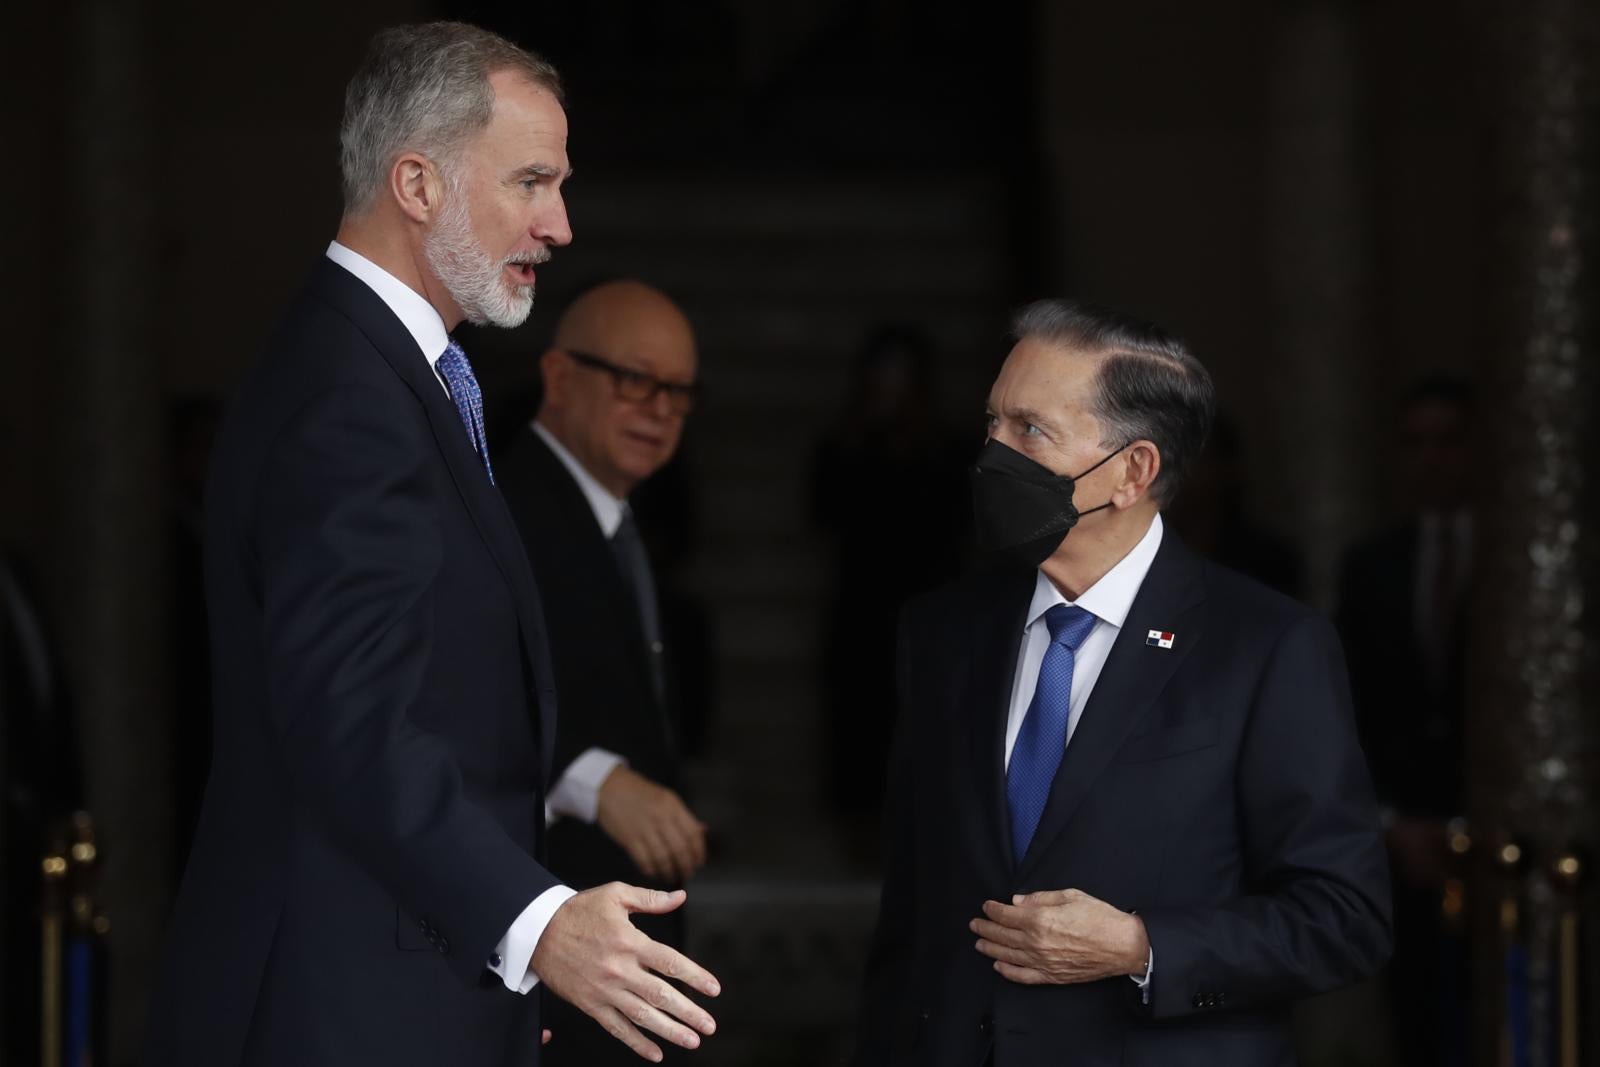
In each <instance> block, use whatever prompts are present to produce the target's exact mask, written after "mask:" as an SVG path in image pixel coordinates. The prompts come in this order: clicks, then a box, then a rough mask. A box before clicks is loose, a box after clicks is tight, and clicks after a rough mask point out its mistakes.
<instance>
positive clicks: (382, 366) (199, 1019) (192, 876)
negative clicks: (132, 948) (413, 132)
mask: <svg viewBox="0 0 1600 1067" xmlns="http://www.w3.org/2000/svg"><path fill="white" fill-rule="evenodd" d="M206 591H207V601H208V607H209V612H210V625H211V643H212V656H213V666H214V675H215V678H216V691H215V698H216V699H215V704H216V719H215V726H216V746H215V754H214V762H213V768H212V774H211V779H210V782H209V784H208V786H207V791H206V798H205V803H204V806H203V809H202V812H201V817H200V825H199V828H198V832H197V835H196V839H195V843H194V848H193V852H192V853H191V857H190V861H189V866H188V870H187V872H186V874H185V876H184V881H183V887H182V890H181V894H180V898H179V902H178V906H177V911H176V915H175V917H174V921H173V928H172V931H171V934H170V939H169V942H168V949H167V958H166V961H165V964H164V967H163V969H162V972H161V976H160V980H159V985H158V988H157V990H156V994H155V1005H154V1009H153V1014H152V1020H151V1026H150V1033H149V1040H148V1048H147V1062H149V1063H151V1064H153V1065H154V1064H163V1065H165V1064H182V1065H187V1064H195V1065H201V1064H204V1065H208V1067H215V1065H231V1064H291V1063H292V1064H299V1065H320V1064H328V1065H333V1064H339V1065H343V1064H351V1063H382V1064H387V1065H394V1064H417V1065H419V1067H421V1065H423V1064H428V1065H433V1064H440V1063H451V1064H497V1065H498V1064H519V1065H530V1064H536V1063H537V1062H538V1059H539V1051H538V1048H539V1041H538V1035H539V1005H538V1001H537V998H535V997H521V996H517V995H516V994H514V993H511V992H509V991H508V990H507V989H506V988H505V987H504V985H503V984H502V982H501V980H500V979H499V978H498V977H497V976H495V975H493V974H492V973H490V972H489V971H488V970H487V969H486V960H487V958H488V956H489V954H490V952H491V951H492V950H493V948H494V947H495V945H496V943H497V942H498V941H499V940H500V939H501V937H502V936H504V934H505V933H506V930H507V928H508V927H509V926H510V924H511V923H512V921H513V920H514V919H515V918H516V917H517V916H518V914H519V913H521V911H522V910H523V909H524V908H525V907H526V906H527V905H528V903H529V902H530V901H532V900H533V899H534V898H535V897H537V896H538V895H539V894H540V893H541V892H543V891H544V890H545V889H547V888H549V887H551V886H553V885H555V884H556V879H555V878H554V877H553V876H552V875H551V874H550V873H549V872H548V871H547V870H546V869H545V868H544V867H543V866H541V865H540V863H539V862H538V861H537V859H536V858H535V857H536V856H537V855H538V854H539V852H540V850H541V848H542V844H543V842H542V836H543V821H542V811H543V787H542V783H543V782H544V780H545V776H546V774H547V773H548V766H547V763H548V761H547V760H546V759H544V758H542V757H541V753H549V752H550V751H551V743H552V737H553V734H554V729H555V703H554V689H553V687H552V675H551V670H550V664H549V655H548V651H547V649H546V645H545V636H544V626H543V622H542V618H541V608H540V605H539V600H538V596H537V594H536V592H535V588H534V584H533V579H532V575H531V573H530V572H529V569H528V565H527V560H526V558H525V556H524V554H523V551H522V546H521V543H520V540H519V539H518V537H517V532H516V529H515V527H514V526H513V524H512V520H511V517H510V515H509V513H508V512H507V511H506V509H505V506H504V504H503V502H502V501H501V498H500V495H499V493H498V492H497V491H496V490H495V489H494V488H493V487H492V486H491V485H490V484H489V481H488V479H487V477H486V475H485V472H484V469H483V466H482V464H481V462H480V460H479V458H478V456H477V454H476V453H475V452H474V451H473V448H472V446H471V444H470V443H469V439H468V436H467V433H466V430H465V428H464V426H463V424H462V421H461V418H460V416H459V415H458V414H457V412H456V408H455V406H454V405H453V404H452V403H451V401H450V400H449V398H448V397H447V395H446V394H445V392H444V390H443V388H442V387H441V386H440V384H439V381H438V380H437V378H435V376H434V374H433V372H432V371H431V370H430V369H429V366H428V363H427V361H426V359H425V357H424V355H423V353H422V352H421V351H420V350H419V349H418V348H417V345H416V342H415V341H414V340H413V339H412V337H411V335H410V334H409V333H408V332H407V331H406V329H405V327H404V326H403V325H402V324H401V322H400V320H399V319H398V318H396V317H395V316H394V314H393V313H392V312H390V310H389V309H388V307H387V306H386V305H385V304H384V303H383V302H382V301H381V300H380V299H379V298H378V297H377V296H376V295H375V294H374V293H373V292H372V291H371V290H370V289H369V288H367V286H366V285H365V284H363V283H362V282H361V281H359V280H357V279H356V278H355V277H354V276H353V275H351V274H349V273H347V272H346V271H345V270H343V269H342V268H340V267H338V266H336V265H335V264H333V263H331V262H328V261H321V262H319V263H318V264H317V265H316V267H315V269H314V270H313V271H312V274H311V277H310V279H309V281H308V283H307V285H306V287H305V289H304V290H303V291H302V292H301V293H300V294H299V296H298V297H297V298H296V299H295V301H294V302H293V304H292V305H291V307H290V309H289V311H288V313H287V314H286V315H285V317H284V319H283V321H282V322H281V324H280V325H279V327H278V329H277V330H276V332H275V333H274V335H273V336H272V338H271V339H270V341H269V342H268V345H267V350H266V354H265V358H264V359H263V360H262V361H261V363H260V364H259V366H257V367H256V368H255V370H254V371H253V372H252V373H251V375H250V376H249V377H248V378H247V379H246V381H245V383H244V386H243V388H242V390H241V392H240V395H239V398H238V400H237V401H236V402H235V404H234V406H233V408H232V410H231V411H230V413H229V414H228V416H227V418H226V420H225V422H224V424H223V426H222V429H221V431H220V434H219V437H218V440H217V445H216V452H215V458H214V462H213V466H212V471H211V477H210V481H209V484H208V486H207V506H206Z"/></svg>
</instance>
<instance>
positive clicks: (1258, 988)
mask: <svg viewBox="0 0 1600 1067" xmlns="http://www.w3.org/2000/svg"><path fill="white" fill-rule="evenodd" d="M1237 775H1238V781H1237V791H1238V797H1239V815H1240V830H1241V834H1242V837H1243V852H1244V855H1243V861H1244V865H1245V885H1246V887H1247V895H1244V896H1240V897H1237V898H1234V899H1231V900H1225V901H1222V902H1221V903H1219V904H1216V905H1214V906H1208V907H1197V908H1182V909H1171V910H1152V911H1143V912H1140V916H1141V917H1142V918H1143V919H1144V923H1145V928H1146V930H1147V931H1148V932H1149V936H1150V944H1151V945H1152V946H1153V948H1154V950H1155V961H1156V966H1155V975H1154V977H1153V978H1152V981H1151V985H1152V990H1151V998H1150V1000H1151V1003H1150V1006H1149V1007H1148V1009H1145V1010H1147V1011H1148V1012H1150V1013H1151V1014H1152V1015H1154V1016H1155V1017H1157V1018H1170V1017H1174V1016H1181V1015H1185V1014H1190V1013H1194V1012H1202V1011H1208V1010H1214V1009H1217V1008H1233V1007H1246V1006H1250V1005H1253V1004H1265V1003H1273V1002H1284V1001H1288V1000H1291V999H1296V998H1300V997H1306V996H1310V995H1313V994H1316V993H1322V992H1326V991H1328V990H1331V989H1335V988H1337V987H1339V986H1342V985H1346V984H1349V983H1351V982H1354V981H1358V980H1360V979H1362V978H1365V977H1368V976H1370V975H1372V974H1373V973H1375V972H1376V971H1377V970H1378V968H1379V967H1381V966H1382V965H1383V963H1384V961H1385V960H1387V959H1388V957H1389V952H1390V949H1391V947H1392V941H1393V930H1392V924H1391V905H1390V899H1389V896H1390V894H1389V873H1388V866H1387V862H1386V860H1385V857H1384V851H1383V842H1382V838H1381V835H1380V833H1379V829H1378V818H1377V812H1376V808H1375V805H1374V802H1373V797H1372V784H1371V781H1370V779H1369V777H1368V773H1367V768H1366V764H1365V761H1364V760H1363V758H1362V754H1361V747H1360V745H1359V744H1358V743H1357V740H1356V735H1355V729H1354V726H1353V723H1352V717H1351V713H1350V693H1349V687H1348V683H1347V681H1346V678H1345V670H1344V662H1343V657H1342V655H1341V653H1340V651H1339V643H1338V639H1337V638H1336V637H1335V636H1334V633H1333V630H1332V627H1331V626H1329V625H1328V623H1326V622H1324V621H1323V620H1321V619H1318V618H1314V617H1307V618H1305V619H1302V620H1300V621H1299V622H1297V623H1295V624H1294V625H1292V626H1290V627H1289V629H1288V630H1287V631H1285V633H1284V634H1283V635H1282V636H1281V637H1280V639H1279V640H1278V642H1277V645H1276V647H1275V648H1274V649H1273V651H1272V653H1271V655H1270V657H1269V659H1268V662H1267V664H1266V667H1265V670H1264V672H1263V675H1262V677H1261V679H1260V682H1259V684H1258V687H1257V690H1256V696H1255V700H1254V703H1253V706H1252V708H1251V713H1250V718H1249V720H1248V722H1247V724H1246V727H1245V734H1244V737H1243V740H1242V746H1241V751H1240V757H1239V766H1238V772H1237Z"/></svg>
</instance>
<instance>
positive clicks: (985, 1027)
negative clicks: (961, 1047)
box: [978, 1015, 994, 1037]
mask: <svg viewBox="0 0 1600 1067" xmlns="http://www.w3.org/2000/svg"><path fill="white" fill-rule="evenodd" d="M978 1033H980V1034H982V1035H983V1036H984V1037H988V1036H989V1035H990V1034H992V1033H994V1020H993V1019H991V1018H989V1017H988V1016H987V1015H985V1016H984V1017H983V1018H981V1019H979V1020H978Z"/></svg>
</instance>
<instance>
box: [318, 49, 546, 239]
mask: <svg viewBox="0 0 1600 1067" xmlns="http://www.w3.org/2000/svg"><path fill="white" fill-rule="evenodd" d="M502 70H512V71H516V72H517V73H519V74H521V75H522V76H523V77H525V78H527V79H528V81H530V82H532V83H533V84H534V85H537V86H539V87H540V88H542V89H545V90H547V91H548V92H550V94H551V95H553V96H554V97H555V98H556V100H557V101H558V102H559V101H560V100H561V99H562V94H561V77H560V75H558V74H557V73H556V69H555V68H554V67H552V66H551V65H550V64H549V63H547V62H545V61H544V60H543V59H541V58H540V57H538V56H536V55H534V54H533V53H532V52H529V51H526V50H525V49H522V48H518V47H517V46H516V45H514V44H512V43H511V42H510V41H508V40H506V39H505V38H503V37H500V36H498V35H496V34H493V33H490V32H489V31H488V30H480V29H478V28H477V27H476V26H468V25H467V24H465V23H462V22H428V23H423V24H421V25H416V26H395V27H391V28H389V29H386V30H379V31H378V33H377V34H376V35H375V36H374V37H373V38H372V43H371V44H370V45H369V46H368V48H367V54H366V57H365V58H364V59H363V60H362V62H361V66H360V67H359V68H358V69H357V70H356V73H355V75H354V76H353V77H352V78H351V79H350V84H349V85H347V86H346V87H345V91H344V121H343V122H342V123H340V126H339V169H340V173H341V177H342V179H343V186H344V210H345V213H346V214H347V215H354V214H359V213H360V212H362V211H364V210H366V209H367V208H368V207H370V206H371V205H372V201H373V199H374V198H375V197H376V196H377V195H378V192H379V190H381V189H382V188H383V187H384V185H385V183H387V181H388V180H389V168H390V167H391V166H393V165H394V160H395V157H396V156H398V155H399V154H400V153H401V152H405V151H408V150H409V151H416V152H421V153H422V154H424V155H426V156H427V157H428V158H429V159H431V160H433V161H434V163H435V164H437V165H438V166H439V167H440V168H441V170H444V169H448V166H449V164H450V163H451V162H452V161H453V160H454V158H455V155H456V153H457V152H458V151H459V150H460V148H461V146H462V145H463V144H464V143H465V142H466V140H467V139H468V138H469V137H471V136H472V135H473V134H474V133H477V132H478V131H479V130H482V129H483V128H484V127H485V126H487V125H489V119H490V116H491V115H492V114H493V111H494V90H493V88H491V87H490V85H489V76H490V75H492V74H495V73H496V72H498V71H502Z"/></svg>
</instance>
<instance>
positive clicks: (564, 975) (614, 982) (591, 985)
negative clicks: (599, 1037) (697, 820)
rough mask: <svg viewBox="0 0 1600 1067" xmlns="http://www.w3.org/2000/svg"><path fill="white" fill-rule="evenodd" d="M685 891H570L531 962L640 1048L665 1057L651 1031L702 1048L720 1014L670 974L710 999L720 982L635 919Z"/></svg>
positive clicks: (671, 906)
mask: <svg viewBox="0 0 1600 1067" xmlns="http://www.w3.org/2000/svg"><path fill="white" fill-rule="evenodd" d="M685 899H686V894H685V893H684V892H683V890H681V889H680V890H677V891H675V892H672V893H665V892H662V891H660V890H657V889H641V888H639V887H638V886H631V885H625V884H623V883H621V882H611V883H610V884H608V885H603V886H598V887H596V888H594V889H589V890H585V891H584V892H582V893H579V894H577V895H576V896H574V897H572V898H571V899H570V900H568V901H567V902H566V903H564V904H562V905H561V907H560V908H558V909H556V913H555V915H554V916H553V917H552V918H551V919H550V924H549V925H548V926H546V927H545V930H544V934H543V935H542V936H541V937H540V938H539V945H538V947H537V948H536V949H535V950H534V953H533V960H532V961H531V963H530V964H529V966H530V968H531V969H532V970H533V973H534V974H536V975H538V976H539V980H540V981H541V982H543V983H544V984H545V985H546V986H547V987H549V989H550V991H551V992H552V993H554V994H555V995H556V996H558V997H560V998H561V999H562V1000H565V1001H568V1002H570V1003H571V1004H573V1005H575V1006H577V1007H578V1008H579V1009H581V1010H582V1011H583V1012H584V1014H586V1015H588V1016H590V1017H591V1018H593V1019H594V1020H595V1021H596V1022H598V1023H599V1024H600V1025H601V1026H602V1027H604V1028H605V1030H606V1032H607V1033H609V1034H610V1035H611V1036H612V1037H615V1038H616V1039H617V1040H618V1041H621V1042H622V1043H623V1044H625V1045H627V1046H628V1047H629V1048H631V1049H632V1050H633V1051H634V1052H636V1053H638V1054H639V1055H640V1056H643V1057H644V1058H645V1059H647V1060H650V1061H651V1062H652V1063H659V1062H661V1058H662V1053H661V1049H660V1047H659V1046H658V1045H656V1043H655V1042H653V1041H651V1040H650V1038H648V1037H647V1036H645V1034H644V1033H643V1032H642V1031H644V1030H648V1031H650V1032H652V1033H654V1034H656V1035H658V1036H659V1037H662V1038H665V1039H666V1040H668V1041H671V1042H672V1043H673V1044H675V1045H679V1046H681V1047H683V1048H699V1047H700V1038H701V1036H702V1035H706V1036H709V1035H711V1034H712V1033H714V1032H715V1031H716V1028H717V1024H716V1020H715V1019H713V1018H712V1017H711V1015H710V1013H709V1012H707V1011H706V1010H705V1009H704V1008H702V1007H700V1006H699V1005H698V1004H696V1003H695V1002H694V1001H692V1000H690V999H689V998H688V997H687V996H685V995H684V994H683V993H682V992H680V991H679V990H678V989H677V987H675V986H674V985H672V984H671V983H670V982H668V981H667V980H666V979H668V978H672V979H676V980H677V981H680V982H683V983H685V984H686V985H688V986H689V987H690V988H692V989H694V990H696V991H698V992H700V993H702V994H704V995H705V996H708V997H714V996H717V995H718V994H720V993H721V992H722V986H721V985H720V983H718V982H717V980H716V978H714V977H712V975H711V974H710V972H708V971H706V970H705V968H703V967H701V966H700V965H699V964H697V963H695V962H694V961H693V960H691V959H689V958H688V957H687V956H685V955H683V954H682V953H680V952H677V951H675V950H673V949H671V948H668V947H667V946H666V945H663V944H660V943H659V942H656V941H652V940H651V939H650V938H648V937H646V936H645V935H644V934H642V933H640V932H639V929H638V928H637V927H635V926H634V925H633V922H632V920H631V919H630V918H629V916H630V915H632V914H633V913H634V912H645V913H648V914H651V915H664V914H666V913H667V912H670V911H674V910H676V909H677V908H679V907H681V906H682V905H683V902H684V900H685Z"/></svg>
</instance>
